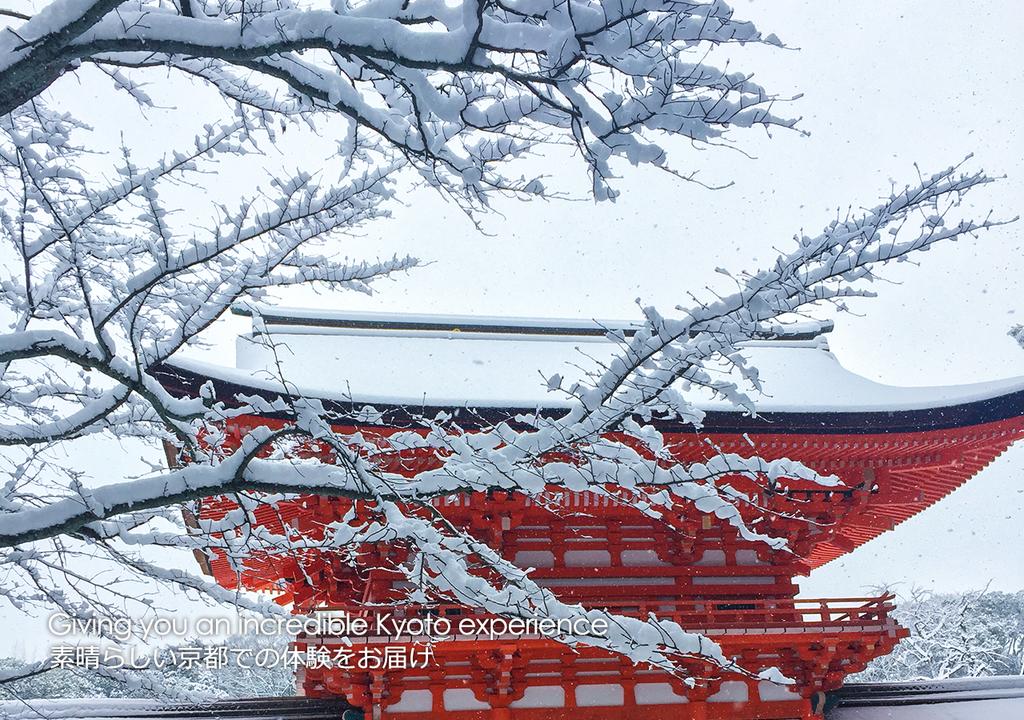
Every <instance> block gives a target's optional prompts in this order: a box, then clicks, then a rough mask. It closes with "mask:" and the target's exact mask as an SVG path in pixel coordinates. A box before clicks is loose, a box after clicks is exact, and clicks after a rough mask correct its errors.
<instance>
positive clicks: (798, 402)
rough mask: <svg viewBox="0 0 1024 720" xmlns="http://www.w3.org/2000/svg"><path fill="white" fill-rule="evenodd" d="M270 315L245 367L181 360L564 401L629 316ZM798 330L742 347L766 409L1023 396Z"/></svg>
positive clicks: (416, 389) (295, 381) (356, 399)
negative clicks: (897, 371) (836, 348)
mask: <svg viewBox="0 0 1024 720" xmlns="http://www.w3.org/2000/svg"><path fill="white" fill-rule="evenodd" d="M261 316H262V322H263V328H264V331H263V332H262V333H256V334H246V335H242V336H240V337H239V338H238V340H237V346H236V367H234V368H228V367H223V366H215V365H208V364H205V363H200V362H197V361H193V360H187V359H177V358H176V359H174V360H173V362H172V364H173V366H174V367H176V368H179V369H181V370H185V371H189V372H191V373H195V374H196V375H201V376H206V377H211V378H216V379H220V380H223V381H225V382H227V383H231V384H232V385H239V386H245V387H252V388H259V389H264V390H268V391H272V392H277V393H282V392H285V393H287V394H303V395H306V396H311V397H317V398H323V399H334V400H341V401H345V402H352V403H355V404H369V405H375V406H378V405H385V406H402V405H405V406H409V405H412V406H415V407H474V408H508V409H514V408H528V409H535V408H538V407H542V408H551V409H556V408H559V407H564V406H566V405H567V404H568V403H569V399H568V398H566V396H565V395H564V394H562V393H559V392H557V391H556V392H552V391H549V390H548V387H547V383H546V380H545V378H548V377H550V376H551V375H553V374H555V373H558V374H560V375H562V377H563V378H564V383H563V385H566V386H567V385H568V384H569V383H571V382H572V381H573V380H576V379H580V378H582V377H583V376H584V374H585V373H586V372H588V371H594V370H596V369H598V368H599V367H600V363H602V362H605V361H607V360H608V359H610V358H611V357H612V355H613V354H614V353H615V352H616V350H617V347H616V345H615V344H614V343H613V342H611V341H609V340H608V339H606V337H605V332H606V330H608V329H609V328H618V329H627V330H628V328H629V327H630V324H629V323H628V322H622V321H595V320H567V319H556V320H553V319H539V318H495V317H475V316H456V315H394V314H378V313H356V312H324V311H319V310H317V311H313V310H299V309H291V308H261ZM789 334H790V336H791V337H797V338H800V339H784V340H764V341H752V342H749V343H747V344H746V345H744V346H743V348H742V352H743V354H744V355H745V356H746V357H747V359H748V361H749V362H750V363H751V364H752V365H754V366H755V367H757V368H758V370H759V372H760V377H761V379H762V382H763V386H764V392H763V394H756V393H755V394H754V395H753V396H752V397H753V399H754V401H755V404H756V406H757V408H758V412H759V414H771V413H804V414H806V413H884V412H901V411H918V410H925V411H927V410H937V409H942V408H948V407H951V406H961V405H969V404H977V403H979V402H980V403H985V402H990V401H996V400H999V399H1005V398H1006V397H1007V396H1016V395H1021V402H1024V378H1013V379H1008V380H1001V381H996V382H987V383H978V384H971V385H962V386H947V387H894V386H890V385H883V384H881V383H877V382H874V381H872V380H869V379H868V378H865V377H862V376H860V375H857V374H856V373H853V372H850V371H849V370H847V369H846V368H844V367H843V366H842V365H841V364H840V363H839V360H838V359H837V358H836V357H835V356H834V355H833V354H832V353H831V352H830V351H829V349H828V345H827V343H826V342H825V339H824V337H821V336H819V337H811V335H812V334H811V333H807V332H806V331H805V329H802V328H799V327H797V328H796V329H795V330H794V329H791V330H790V332H789ZM808 338H810V339H808ZM268 339H269V340H270V343H268ZM721 370H722V372H723V374H725V373H727V372H728V369H727V368H725V367H723V368H722V369H721ZM695 399H696V401H697V402H698V404H699V405H700V406H701V407H703V408H704V409H705V410H708V411H712V412H714V411H718V412H732V411H735V408H734V407H732V406H731V405H729V404H727V403H726V402H725V401H723V400H720V399H714V398H711V397H700V396H696V397H695ZM1022 413H1024V407H1021V408H1019V412H1017V413H1015V414H1022Z"/></svg>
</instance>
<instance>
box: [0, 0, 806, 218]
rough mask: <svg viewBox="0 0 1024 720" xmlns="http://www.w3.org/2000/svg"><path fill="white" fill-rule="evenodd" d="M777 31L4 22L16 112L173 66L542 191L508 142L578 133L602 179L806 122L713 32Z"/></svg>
mask: <svg viewBox="0 0 1024 720" xmlns="http://www.w3.org/2000/svg"><path fill="white" fill-rule="evenodd" d="M731 43H738V44H742V43H768V44H778V40H776V39H775V37H774V36H762V34H761V33H760V32H759V31H758V30H757V29H756V28H755V27H754V26H753V25H752V24H751V23H749V22H745V21H742V20H739V19H737V18H735V17H734V14H733V10H732V9H731V8H730V7H729V6H728V5H726V4H725V3H723V2H718V0H714V1H713V2H674V1H671V2H669V1H665V2H660V1H659V2H653V3H651V2H635V1H632V0H631V1H628V2H613V3H607V2H601V3H598V2H570V3H561V2H550V1H548V2H544V1H542V2H534V1H533V0H527V1H525V2H520V1H518V0H516V1H515V2H507V1H506V0H501V1H498V2H493V1H491V0H486V1H484V0H481V1H480V2H477V0H465V1H464V2H460V3H445V2H436V1H435V0H413V1H412V2H405V3H394V2H377V1H376V0H373V1H370V2H358V3H349V2H333V3H325V2H317V3H313V4H312V5H310V4H308V3H293V2H256V3H251V2H249V3H238V2H233V1H229V2H219V1H217V2H205V1H203V2H200V1H199V0H182V2H181V3H180V5H179V6H177V7H176V6H175V5H173V4H170V3H159V2H146V1H142V2H140V1H138V0H131V1H123V0H122V1H118V0H82V1H75V2H63V1H60V2H57V1H55V2H51V3H47V4H46V5H45V6H44V7H43V9H42V10H41V11H40V12H39V13H37V14H36V15H35V16H33V17H31V18H30V19H28V20H25V21H23V22H18V21H17V20H11V21H10V26H9V27H8V28H7V30H5V31H3V32H2V33H0V112H2V113H6V112H10V111H12V110H14V109H16V108H17V107H19V106H21V105H24V104H25V103H26V102H28V101H29V100H30V99H33V98H36V97H37V96H38V95H39V94H40V92H41V91H43V90H44V89H46V88H49V87H50V86H51V85H52V84H54V83H58V86H59V81H60V80H61V78H62V77H64V76H65V75H68V74H74V73H78V72H81V68H83V67H92V66H95V67H98V68H100V69H102V70H104V71H105V72H107V73H108V75H110V78H111V79H112V80H113V81H114V82H115V83H116V84H118V85H119V86H120V87H121V88H123V89H128V90H129V91H136V90H137V89H138V88H137V87H136V84H135V83H133V82H131V81H127V80H126V79H125V75H124V73H125V72H126V71H128V70H134V71H135V72H136V74H133V75H132V77H143V78H144V77H146V74H147V73H149V74H153V73H158V72H165V71H166V70H167V69H168V68H169V69H172V70H174V71H175V72H178V73H181V74H183V75H184V76H187V77H190V78H196V79H199V80H200V81H201V82H203V83H204V84H208V85H209V86H211V87H213V88H216V89H217V90H218V91H219V92H221V93H223V95H224V96H225V97H227V98H230V99H232V100H234V101H236V102H238V103H239V104H240V105H242V106H244V107H246V108H247V109H249V110H250V111H252V112H255V113H257V114H261V115H283V116H309V115H317V114H325V113H326V114H340V115H342V116H344V117H345V118H347V119H349V120H350V121H352V123H353V125H352V129H351V131H352V132H356V128H359V129H360V130H362V131H365V132H367V133H369V134H371V135H373V136H374V137H376V138H378V139H379V140H380V141H382V142H385V143H387V144H389V145H390V146H392V147H394V148H396V149H398V150H399V151H400V153H401V154H402V155H403V156H404V157H405V158H406V159H407V160H408V161H410V162H412V163H413V164H415V165H416V167H417V168H418V169H419V171H420V172H421V173H422V174H423V176H424V177H425V178H426V180H427V181H428V182H430V183H432V184H437V183H441V184H443V185H444V186H446V187H447V188H448V189H450V190H453V191H456V192H459V193H463V192H468V197H469V198H470V199H479V198H481V197H482V196H484V195H486V194H487V193H488V192H491V191H494V190H503V191H510V192H514V193H517V194H524V195H527V196H529V195H539V194H543V192H544V188H543V185H542V184H541V182H540V181H539V180H526V179H516V178H515V177H514V176H512V175H509V174H506V173H504V172H503V171H502V169H501V166H502V165H503V162H504V161H505V160H508V159H510V158H514V157H517V156H521V155H522V154H524V153H526V152H528V151H529V150H530V149H531V148H533V147H535V146H537V145H539V144H544V143H550V142H572V143H575V145H576V146H577V147H578V148H579V150H580V154H581V157H582V158H584V159H585V161H586V163H587V165H588V166H589V168H590V170H591V173H592V175H593V182H594V192H595V194H596V195H597V196H598V197H607V196H612V195H614V191H613V190H612V189H611V188H610V187H609V186H608V181H609V179H610V178H611V177H613V175H614V172H613V169H612V168H611V166H610V164H609V163H610V161H611V160H612V159H613V158H616V157H618V158H623V159H625V160H627V161H628V162H630V163H633V164H639V163H654V164H655V165H659V166H665V163H666V152H665V148H664V146H663V144H662V143H660V142H659V138H663V137H665V136H671V135H677V136H681V137H683V138H686V139H688V140H691V141H693V142H696V143H701V144H705V143H713V142H715V141H716V140H717V139H718V138H720V137H721V136H722V133H723V131H724V130H726V129H727V128H728V127H730V126H735V127H750V126H754V125H763V126H772V125H780V126H787V127H788V126H791V125H792V121H791V120H788V119H785V118H784V117H781V116H779V115H776V114H775V113H774V111H773V107H772V106H773V104H774V102H775V98H774V97H773V96H772V95H771V94H769V93H768V92H767V91H765V90H764V89H763V88H762V87H760V86H759V85H757V84H756V83H754V82H752V81H751V80H750V79H749V78H748V77H747V76H746V75H745V74H743V73H737V72H730V71H726V70H721V69H718V68H716V67H714V66H713V65H711V64H709V63H708V62H705V61H704V60H705V55H706V53H707V50H708V48H709V47H713V46H718V45H726V44H731Z"/></svg>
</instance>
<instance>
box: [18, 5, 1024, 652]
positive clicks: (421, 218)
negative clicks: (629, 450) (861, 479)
mask: <svg viewBox="0 0 1024 720" xmlns="http://www.w3.org/2000/svg"><path fill="white" fill-rule="evenodd" d="M735 7H736V10H737V13H738V14H739V15H741V16H744V17H748V18H750V19H753V20H755V21H756V22H758V23H759V25H760V26H761V29H762V31H764V32H775V33H776V34H778V35H779V36H780V37H781V38H782V39H783V40H784V41H785V42H786V43H787V44H788V45H789V46H790V47H792V48H799V50H789V51H780V50H771V49H767V48H744V49H739V48H737V49H731V50H730V51H729V53H728V54H729V56H731V57H734V58H735V63H734V65H733V67H734V69H744V70H750V69H755V70H756V71H757V72H756V78H757V79H758V80H759V81H760V82H761V83H762V84H764V85H765V86H767V87H768V88H769V89H770V90H774V91H776V92H779V93H782V94H795V93H803V97H802V98H801V99H800V100H798V101H796V102H794V103H793V104H792V105H791V106H790V107H791V110H790V111H789V112H791V114H793V115H798V116H802V118H803V120H802V121H801V123H800V126H801V128H802V129H804V130H806V131H808V132H809V133H810V136H809V137H803V136H800V135H798V134H797V133H793V132H786V131H780V132H776V133H774V137H773V138H771V139H769V138H767V137H765V135H764V133H763V132H761V131H757V130H753V131H747V132H737V133H735V134H734V135H733V136H732V140H733V141H734V142H735V144H736V145H737V146H739V147H741V148H742V149H743V150H744V151H746V152H747V153H751V154H753V155H755V156H756V159H749V158H747V157H745V156H744V155H742V154H741V153H738V152H731V151H729V150H703V151H696V150H692V149H690V148H680V152H678V153H675V155H674V159H675V162H676V165H677V167H679V168H681V169H683V170H691V169H700V170H701V178H702V179H704V180H705V181H706V182H710V183H716V182H717V183H723V182H727V181H729V180H732V181H734V182H735V185H734V186H732V187H730V188H728V189H725V190H720V191H708V190H705V189H703V188H701V187H699V186H696V185H693V184H685V183H680V182H679V181H677V180H674V179H673V178H671V177H669V176H667V175H665V174H663V173H660V172H657V171H654V170H650V169H644V170H637V169H635V168H628V167H627V168H623V169H622V174H623V178H622V180H621V181H620V183H619V187H620V188H621V189H622V190H623V191H624V192H623V197H621V198H620V199H619V201H618V202H616V203H615V204H610V203H606V204H601V205H595V204H594V203H592V202H588V201H581V202H548V203H539V202H534V203H530V204H519V203H514V202H507V203H501V204H499V205H498V207H497V210H498V211H499V213H496V214H495V215H492V216H490V217H488V218H485V220H484V227H485V229H486V231H487V233H488V234H487V235H482V234H479V233H477V232H476V231H475V229H474V228H473V226H472V224H470V223H469V222H468V221H467V220H466V219H465V217H464V216H462V214H461V213H460V212H459V211H458V210H457V209H455V208H453V207H451V206H449V205H446V204H444V203H443V202H442V201H441V200H439V199H438V198H437V197H436V196H435V195H433V194H431V193H428V192H420V193H414V194H411V195H409V196H408V197H406V198H404V199H405V200H406V202H407V205H406V206H405V207H401V208H396V211H395V216H394V218H393V219H391V220H386V221H381V222H378V223H375V224H373V225H370V226H367V227H366V228H364V233H363V235H364V237H362V238H361V239H359V240H358V241H353V242H352V243H351V244H350V245H349V244H347V245H345V246H344V247H342V248H340V250H339V252H341V253H344V254H350V255H359V254H368V255H370V256H374V255H380V256H388V255H390V254H392V253H393V252H398V253H411V254H414V255H417V256H419V257H421V258H423V259H424V260H429V261H431V263H432V264H430V265H429V266H427V267H425V268H423V269H420V270H417V271H415V272H413V273H410V274H409V275H408V276H403V277H400V278H398V279H396V281H394V282H387V283H384V284H382V285H381V286H380V288H379V292H378V294H376V295H375V296H373V297H369V298H368V297H363V296H357V295H354V294H353V295H345V296H340V297H336V298H310V297H309V296H308V295H303V294H296V295H291V296H288V298H287V302H288V304H315V305H317V306H325V305H329V306H333V307H338V308H344V309H358V310H381V311H399V312H402V311H404V312H453V313H486V314H495V315H537V316H561V317H573V316H582V317H623V318H628V317H634V316H635V315H636V310H635V306H634V304H633V302H634V299H635V298H638V297H639V298H641V299H642V301H643V302H644V303H652V304H655V305H658V306H660V307H662V308H663V309H664V310H666V311H667V310H668V309H670V308H671V307H672V306H674V305H676V304H680V303H681V304H684V305H685V304H687V303H688V300H687V292H688V291H690V290H694V291H696V292H700V289H701V288H703V286H704V284H705V283H707V282H718V280H714V279H713V278H715V277H716V276H714V274H713V272H712V270H713V269H714V268H715V267H716V266H723V267H726V268H730V269H733V270H740V269H754V268H755V267H757V266H758V264H759V263H764V262H766V261H769V260H770V259H771V258H772V257H774V255H775V253H774V252H773V250H772V248H773V246H774V247H783V246H784V245H785V243H787V242H788V241H789V238H790V237H791V236H792V235H793V233H794V232H796V231H798V230H800V229H801V228H806V231H807V232H808V233H813V232H816V231H817V229H818V228H820V227H821V226H823V225H824V224H825V223H826V222H828V220H829V219H830V217H832V216H834V214H835V212H836V208H837V207H844V208H845V207H846V206H847V205H850V204H853V205H855V206H863V205H871V204H874V203H875V202H876V201H877V199H878V197H879V195H880V194H881V193H882V192H884V191H886V190H887V189H888V187H889V185H890V179H895V180H897V181H898V182H899V184H901V185H902V184H904V183H907V182H912V181H913V179H914V177H915V169H914V163H915V162H916V163H917V164H919V165H920V167H921V168H922V170H923V171H924V172H930V171H933V170H935V169H939V168H942V167H945V166H947V165H950V164H953V163H955V162H958V161H959V160H961V159H962V158H963V157H964V156H966V155H967V154H969V153H974V154H975V159H974V160H973V161H972V163H971V167H984V168H985V169H986V170H988V171H989V172H990V173H992V174H1004V173H1005V174H1006V175H1007V176H1008V177H1007V178H1006V179H1005V180H1002V181H1001V182H999V183H998V184H997V185H995V186H990V187H988V188H985V189H981V190H978V191H975V192H974V193H973V197H972V198H971V203H972V204H973V206H974V207H976V208H978V214H984V213H985V212H987V211H988V210H989V209H990V208H994V209H995V210H996V214H997V215H1000V216H1005V217H1012V216H1015V215H1017V214H1019V213H1020V212H1021V210H1022V205H1024V203H1022V198H1024V136H1022V134H1021V133H1020V132H1019V131H1018V130H1017V125H1018V124H1019V122H1020V118H1021V117H1024V62H1022V60H1024V56H1022V55H1024V54H1022V52H1021V49H1020V42H1019V38H1020V37H1022V36H1024V10H1022V6H1021V5H1020V4H1019V2H1015V1H1014V0H1001V1H991V2H979V3H963V2H954V1H952V0H931V1H930V2H927V3H924V2H918V3H906V2H903V3H900V2H892V1H891V0H871V1H865V2H856V3H855V2H843V3H839V2H833V3H822V2H814V1H813V0H803V1H800V0H771V1H770V2H769V1H767V0H765V1H759V2H749V1H745V0H740V1H739V2H736V3H735ZM81 92H82V94H83V97H84V98H85V99H88V98H90V97H92V96H93V90H92V89H89V88H83V89H82V90H81ZM97 96H98V93H97ZM101 99H102V98H101ZM105 102H106V101H105ZM97 107H99V108H103V109H106V108H110V109H109V110H107V112H109V113H110V114H114V113H117V112H118V110H117V109H116V108H117V107H119V106H117V105H116V104H109V105H106V104H99V105H98V106H97V105H94V106H93V112H98V113H100V116H101V117H100V118H99V119H103V118H102V113H103V110H97V109H96V108H97ZM123 118H124V119H123V120H120V121H117V122H120V123H122V127H123V129H124V131H125V133H126V134H127V135H128V136H129V137H137V138H143V137H145V136H146V134H147V133H148V132H149V131H150V130H149V129H148V128H147V126H146V125H145V123H144V121H142V120H140V119H138V118H137V117H132V116H123ZM106 119H107V120H108V121H109V120H110V118H109V117H107V118H106ZM211 119H212V118H211ZM192 132H194V128H192V129H189V131H188V134H191V133H192ZM293 152H294V153H295V155H296V156H294V157H292V156H290V157H289V158H288V160H289V161H290V162H291V164H293V165H300V164H302V157H300V155H301V154H302V150H301V146H299V149H296V150H294V151H293ZM314 162H316V160H315V159H314ZM547 164H548V165H550V166H551V169H550V170H549V171H548V172H551V173H554V174H556V175H557V177H558V179H559V180H561V181H562V184H563V185H568V186H570V187H571V188H572V189H574V190H575V191H576V193H577V195H579V194H581V193H582V192H583V191H584V190H585V188H586V181H585V177H584V175H583V172H582V166H581V165H578V164H575V165H573V164H567V163H565V162H563V161H562V159H561V158H549V160H548V163H547ZM572 173H575V175H573V174H572ZM202 214H205V213H202ZM1022 230H1024V225H1022V224H1021V223H1017V224H1015V225H1012V226H1010V227H1008V228H1003V229H998V230H996V231H994V232H991V233H988V234H986V235H985V236H983V237H981V238H980V239H978V240H976V241H968V242H962V243H959V244H956V245H949V246H947V247H942V248H940V249H936V250H933V251H932V252H930V253H928V254H927V255H923V256H921V258H920V267H910V266H908V264H904V265H902V266H900V268H898V269H897V268H893V270H892V271H891V272H890V273H888V278H889V279H890V280H892V281H894V284H882V285H880V286H879V288H878V289H879V291H880V292H881V297H879V298H877V299H875V300H872V301H864V302H861V303H859V304H858V305H857V306H856V310H857V311H858V313H860V315H859V316H852V315H847V316H843V317H841V318H839V319H838V323H837V329H836V331H835V332H834V333H833V334H832V336H831V337H830V344H831V346H832V349H833V351H834V352H835V353H836V355H837V356H838V357H839V358H840V360H841V361H842V362H843V364H844V365H845V366H847V367H848V368H850V369H852V370H854V371H856V372H858V373H860V374H862V375H865V376H866V377H869V378H872V379H875V380H879V381H882V382H886V383H889V384H895V385H941V384H961V383H967V382H975V381H983V380H991V379H996V378H1001V377H1007V376H1013V375H1024V351H1022V350H1021V349H1020V348H1018V347H1017V346H1016V345H1015V344H1014V343H1013V341H1012V340H1011V339H1010V338H1008V337H1007V336H1006V331H1007V329H1008V328H1009V326H1010V325H1012V324H1014V323H1015V322H1024V306H1022V303H1021V300H1020V295H1019V292H1018V282H1019V278H1021V277H1022V276H1024V253H1022V252H1021V234H1022ZM1015 313H1016V314H1015ZM245 329H246V323H245V322H243V321H241V320H239V319H234V320H231V321H229V322H228V323H226V324H225V326H224V327H222V328H220V329H218V331H217V333H215V334H214V335H213V336H212V337H211V341H212V342H213V343H214V345H213V347H212V348H210V349H209V350H208V351H206V352H205V353H204V355H205V356H206V357H205V358H204V359H209V360H214V361H216V362H222V363H224V364H227V365H233V364H234V354H233V344H232V343H231V342H230V341H231V338H232V335H233V333H234V332H238V331H244V330H245ZM100 452H103V451H101V450H99V448H98V449H97V459H98V457H99V454H100ZM1022 468H1024V446H1022V447H1018V448H1016V449H1014V450H1011V451H1010V452H1008V453H1007V454H1006V455H1004V456H1003V457H1002V458H1001V459H999V460H998V461H997V462H996V463H994V464H993V465H992V466H991V467H989V468H988V469H986V470H985V471H984V472H982V473H981V474H980V475H979V476H978V477H976V478H974V479H973V480H972V481H971V482H970V483H968V485H967V486H966V487H964V488H962V489H960V490H958V491H956V492H955V493H953V495H952V496H951V497H949V498H947V499H946V500H944V501H943V502H941V503H939V504H938V505H937V506H936V507H934V508H932V509H930V510H928V511H926V512H924V513H922V514H921V515H920V516H918V517H916V518H914V519H913V520H911V521H909V522H907V523H905V524H904V525H903V526H901V527H899V528H897V529H896V530H895V531H892V532H890V533H887V534H885V535H884V536H883V537H882V538H880V539H879V540H876V541H874V542H872V543H869V544H868V545H866V546H864V547H862V548H861V549H859V550H858V551H856V552H854V553H853V554H851V555H849V556H847V557H846V558H844V559H842V560H839V561H836V562H833V563H831V564H830V565H828V566H826V567H825V568H823V569H821V570H819V571H817V572H816V573H814V574H813V575H812V577H811V578H809V579H807V580H805V581H804V582H803V587H804V590H805V594H807V595H813V596H822V595H832V596H850V595H851V594H857V593H859V592H861V591H862V590H863V589H865V588H868V587H871V586H877V585H882V584H886V583H902V584H903V585H904V586H909V585H912V584H913V585H920V586H928V587H934V588H936V589H939V590H953V589H966V588H979V587H982V586H984V585H986V584H988V583H991V587H992V588H993V589H1001V590H1018V589H1021V588H1024V561H1022V560H1021V555H1020V548H1021V547H1022V545H1024V529H1022V522H1024V478H1022V477H1021V470H1022ZM0 613H3V614H0V625H2V626H3V627H7V626H8V623H13V622H15V621H14V618H15V617H16V616H15V615H13V614H9V613H7V612H6V611H5V610H4V611H0ZM19 622H21V621H19ZM17 635H20V633H0V654H7V653H8V652H20V651H22V650H24V649H25V648H24V647H16V646H15V645H14V636H17ZM22 637H24V635H22Z"/></svg>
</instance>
